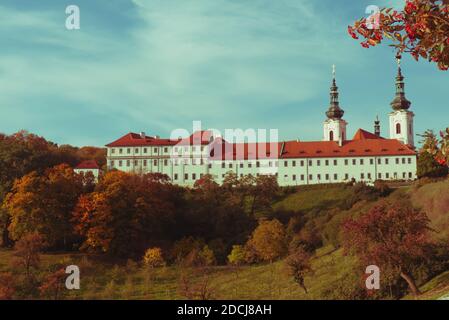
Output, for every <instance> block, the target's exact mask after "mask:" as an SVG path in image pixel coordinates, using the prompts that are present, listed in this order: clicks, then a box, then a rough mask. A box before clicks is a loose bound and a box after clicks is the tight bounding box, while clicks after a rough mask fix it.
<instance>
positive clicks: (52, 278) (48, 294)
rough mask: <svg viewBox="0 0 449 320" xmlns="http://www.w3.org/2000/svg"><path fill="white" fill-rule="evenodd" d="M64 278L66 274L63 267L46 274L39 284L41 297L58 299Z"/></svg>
mask: <svg viewBox="0 0 449 320" xmlns="http://www.w3.org/2000/svg"><path fill="white" fill-rule="evenodd" d="M66 278H67V274H66V273H65V269H64V268H59V269H58V270H56V271H54V272H51V273H50V274H48V275H47V276H46V277H45V278H44V280H43V282H42V284H41V285H40V286H39V292H40V294H41V297H44V298H47V299H52V300H58V299H60V298H61V292H62V290H63V289H64V285H65V280H66Z"/></svg>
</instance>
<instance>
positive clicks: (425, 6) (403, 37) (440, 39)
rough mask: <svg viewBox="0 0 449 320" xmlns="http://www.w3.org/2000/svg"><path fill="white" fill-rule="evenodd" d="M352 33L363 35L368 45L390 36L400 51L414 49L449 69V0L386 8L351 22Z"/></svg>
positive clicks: (416, 0)
mask: <svg viewBox="0 0 449 320" xmlns="http://www.w3.org/2000/svg"><path fill="white" fill-rule="evenodd" d="M373 19H376V20H377V21H378V23H376V24H375V25H374V24H373V21H372V20H373ZM377 21H376V22H377ZM348 33H349V35H350V36H351V37H352V38H354V39H360V38H362V39H363V41H362V42H361V45H362V46H363V47H364V48H370V47H374V46H376V45H378V44H380V43H382V42H383V41H384V40H386V39H388V40H390V42H391V44H390V46H392V47H394V48H396V49H397V53H398V55H400V54H402V53H404V52H405V53H410V54H411V55H412V56H413V58H414V59H415V60H416V61H418V60H419V59H420V58H422V59H426V60H428V61H430V62H434V63H436V64H437V65H438V68H439V69H440V70H448V69H449V0H407V1H406V3H405V6H404V9H403V11H397V10H393V9H392V8H383V9H381V10H380V12H379V13H377V14H376V15H375V16H371V17H369V18H361V19H360V20H358V21H356V22H355V23H354V25H352V26H348Z"/></svg>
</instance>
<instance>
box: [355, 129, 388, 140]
mask: <svg viewBox="0 0 449 320" xmlns="http://www.w3.org/2000/svg"><path fill="white" fill-rule="evenodd" d="M367 139H383V138H382V137H379V136H376V135H375V134H373V133H371V132H368V131H365V130H363V129H359V130H357V132H356V133H355V135H354V137H353V138H352V140H367Z"/></svg>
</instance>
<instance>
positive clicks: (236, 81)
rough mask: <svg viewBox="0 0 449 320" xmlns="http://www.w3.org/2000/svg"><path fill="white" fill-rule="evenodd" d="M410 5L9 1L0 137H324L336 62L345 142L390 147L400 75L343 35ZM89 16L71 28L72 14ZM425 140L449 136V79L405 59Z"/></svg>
mask: <svg viewBox="0 0 449 320" xmlns="http://www.w3.org/2000/svg"><path fill="white" fill-rule="evenodd" d="M402 3H403V1H402V0H396V1H388V0H377V2H376V0H369V1H365V0H357V1H354V0H321V1H316V0H313V1H311V0H244V1H243V0H69V1H62V0H39V1H35V0H2V1H1V2H0V43H1V50H0V132H4V133H7V134H10V133H13V132H16V131H19V130H22V129H24V130H28V131H30V132H32V133H36V134H38V135H42V136H44V137H45V138H47V139H48V140H51V141H54V142H56V143H58V144H72V145H77V146H84V145H94V146H104V145H105V144H107V143H109V142H112V141H114V140H116V139H117V138H119V137H121V136H122V135H124V134H126V133H128V132H141V131H144V132H146V134H147V135H160V136H163V137H164V136H165V137H169V136H170V133H171V132H172V130H175V129H177V128H185V129H186V130H188V131H192V121H201V122H202V127H203V129H207V128H216V129H219V130H223V131H224V129H234V128H241V129H244V130H245V129H249V128H254V129H278V130H279V138H280V139H281V140H285V139H287V140H288V139H301V140H321V139H322V134H323V132H322V131H323V130H322V124H323V121H324V120H325V114H324V113H325V111H326V110H327V108H328V106H329V87H330V84H331V79H332V65H333V64H335V65H336V68H337V84H338V86H339V90H340V105H341V107H342V108H343V109H344V110H345V116H344V119H345V120H346V121H347V122H348V135H349V136H350V135H352V134H353V133H355V131H356V130H357V129H358V128H364V129H367V130H370V131H372V130H373V121H374V119H375V118H376V116H377V115H378V116H379V118H380V120H381V124H382V134H383V135H384V136H388V122H387V120H388V113H389V112H390V111H391V107H390V102H391V100H392V99H393V98H394V91H395V87H394V81H395V75H396V72H397V66H396V61H395V59H394V56H395V52H394V50H393V49H392V48H390V47H388V46H387V45H382V46H379V47H376V48H371V49H364V48H362V47H361V46H360V44H359V43H358V42H357V41H355V40H353V39H352V38H350V37H349V36H348V34H347V26H348V25H349V24H352V22H353V21H354V20H356V19H358V18H360V17H363V16H367V14H366V13H365V8H366V7H367V6H368V5H371V4H374V5H378V6H379V7H383V6H386V5H388V6H391V5H393V6H396V7H398V6H399V7H400V6H401V4H402ZM68 5H77V6H78V7H79V9H80V26H81V28H80V29H79V30H67V29H66V27H65V22H66V18H67V15H66V13H65V9H66V7H67V6H68ZM402 67H403V74H404V76H405V77H406V94H407V98H408V99H409V100H411V101H412V107H411V110H412V111H413V112H414V113H415V115H416V117H415V131H416V132H418V133H419V132H423V131H425V130H426V129H428V128H430V129H434V130H440V129H442V128H445V127H447V126H448V125H449V121H448V119H449V96H448V94H447V91H448V88H449V73H447V72H442V71H439V70H438V69H437V67H436V65H434V64H430V63H428V62H427V61H420V62H418V63H417V62H415V61H413V60H412V59H411V58H409V57H404V59H403V62H402Z"/></svg>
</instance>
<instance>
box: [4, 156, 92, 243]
mask: <svg viewBox="0 0 449 320" xmlns="http://www.w3.org/2000/svg"><path fill="white" fill-rule="evenodd" d="M82 192H83V183H82V179H81V177H80V176H79V175H77V174H76V173H75V172H74V171H73V169H72V168H70V167H69V166H68V165H57V166H55V167H53V168H50V169H47V170H46V171H45V172H44V174H43V175H39V174H38V173H37V172H32V173H30V174H28V175H26V176H24V177H22V178H21V179H19V180H17V181H16V183H15V184H14V187H13V189H12V191H11V192H10V193H9V194H8V195H7V196H6V198H5V201H4V209H6V210H7V212H8V213H9V215H10V218H11V224H10V226H9V232H10V235H11V237H12V238H13V239H14V240H18V239H20V238H21V237H22V236H23V235H24V234H26V233H30V232H38V233H40V234H41V235H42V236H43V237H44V238H45V240H46V242H47V244H48V245H49V246H51V247H62V248H65V249H67V244H68V241H69V240H72V238H73V232H72V225H71V222H70V219H71V212H72V210H73V208H74V207H75V204H76V202H77V200H78V197H79V195H80V194H81V193H82Z"/></svg>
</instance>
